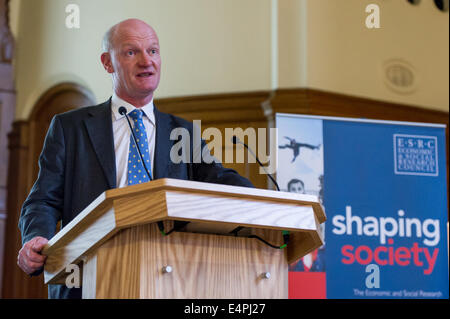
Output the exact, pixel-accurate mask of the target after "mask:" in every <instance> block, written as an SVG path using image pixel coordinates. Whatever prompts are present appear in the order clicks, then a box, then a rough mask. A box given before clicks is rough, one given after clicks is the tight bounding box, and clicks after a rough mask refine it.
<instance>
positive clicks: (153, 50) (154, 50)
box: [150, 49, 158, 54]
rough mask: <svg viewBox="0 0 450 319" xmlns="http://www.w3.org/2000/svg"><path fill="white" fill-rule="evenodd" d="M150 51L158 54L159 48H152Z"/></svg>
mask: <svg viewBox="0 0 450 319" xmlns="http://www.w3.org/2000/svg"><path fill="white" fill-rule="evenodd" d="M150 52H151V53H152V54H156V53H158V50H156V49H151V50H150Z"/></svg>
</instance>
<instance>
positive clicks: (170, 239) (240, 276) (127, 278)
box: [43, 179, 326, 299]
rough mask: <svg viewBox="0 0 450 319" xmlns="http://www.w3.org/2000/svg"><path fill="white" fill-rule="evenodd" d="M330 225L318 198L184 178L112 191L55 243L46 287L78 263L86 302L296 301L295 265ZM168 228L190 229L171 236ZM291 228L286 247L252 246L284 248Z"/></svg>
mask: <svg viewBox="0 0 450 319" xmlns="http://www.w3.org/2000/svg"><path fill="white" fill-rule="evenodd" d="M325 219H326V217H325V214H324V211H323V209H322V206H321V205H320V203H319V202H318V199H317V197H316V196H312V195H301V194H295V193H287V192H276V191H271V190H263V189H256V188H247V187H238V186H228V185H220V184H210V183H201V182H193V181H184V180H176V179H159V180H155V181H151V182H148V183H145V184H140V185H134V186H129V187H125V188H119V189H111V190H108V191H106V192H104V193H103V194H101V195H100V196H99V197H98V198H97V199H96V200H94V201H93V202H92V203H91V204H90V205H89V206H88V207H86V208H85V209H84V210H83V211H82V212H81V213H80V214H79V215H78V216H77V217H76V218H75V219H73V220H72V221H71V222H70V223H69V224H67V225H66V226H65V227H64V228H63V229H62V230H61V231H60V232H58V233H57V234H56V235H55V236H54V237H53V238H52V239H51V240H50V241H49V243H48V245H47V246H46V247H45V249H44V251H43V254H45V255H47V256H48V257H47V261H46V265H45V268H44V278H45V283H46V284H65V279H66V277H67V276H68V275H69V274H70V272H71V271H69V270H68V269H71V268H70V267H68V266H70V265H74V264H77V265H79V266H80V267H81V269H82V271H81V273H82V289H83V290H82V291H83V292H82V294H83V298H206V299H210V298H229V299H231V298H287V297H288V263H291V262H293V261H295V260H297V259H298V258H300V257H302V256H304V255H305V254H307V253H308V252H311V251H312V250H314V249H316V248H318V247H320V246H321V245H322V244H323V239H322V233H321V229H320V224H321V223H323V222H324V221H325ZM160 221H162V222H163V223H164V228H165V232H168V231H169V230H170V229H171V228H172V227H173V225H174V224H175V223H176V221H185V222H189V223H187V225H186V226H185V227H184V228H183V229H182V230H180V231H175V232H173V233H171V234H169V235H166V236H165V235H164V234H163V233H162V232H160V230H159V229H158V226H157V222H160ZM178 224H179V222H178ZM185 224H186V223H185ZM238 227H239V228H238ZM283 230H287V231H289V232H290V240H289V244H288V246H287V247H286V248H285V249H275V248H272V247H270V246H268V245H266V244H264V243H263V242H261V241H260V240H258V239H255V238H248V236H249V235H257V236H259V237H260V238H263V239H264V240H265V241H267V242H268V243H271V244H273V245H278V246H281V245H282V244H283V236H282V231H283Z"/></svg>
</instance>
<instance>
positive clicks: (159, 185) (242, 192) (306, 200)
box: [105, 178, 326, 223]
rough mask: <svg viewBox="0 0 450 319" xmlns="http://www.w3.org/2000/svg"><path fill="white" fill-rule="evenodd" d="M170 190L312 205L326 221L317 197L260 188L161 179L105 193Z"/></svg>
mask: <svg viewBox="0 0 450 319" xmlns="http://www.w3.org/2000/svg"><path fill="white" fill-rule="evenodd" d="M163 188H164V189H170V190H180V191H181V190H189V191H193V190H195V191H198V192H205V193H209V194H214V193H216V194H218V195H229V196H238V197H253V198H261V199H263V198H264V199H273V200H279V201H288V202H297V203H298V204H301V205H311V206H313V207H314V208H315V211H316V212H317V213H318V215H317V219H318V220H319V222H320V223H323V222H324V221H325V220H326V216H325V213H324V211H323V208H322V206H321V205H320V202H319V199H318V197H317V196H315V195H307V194H298V193H289V192H279V191H273V190H267V189H260V188H250V187H243V186H232V185H224V184H214V183H205V182H197V181H186V180H181V179H173V178H161V179H157V180H154V181H151V182H148V183H144V184H138V185H133V186H128V187H124V188H114V189H110V190H107V191H106V192H105V198H106V199H117V198H120V197H122V196H126V195H129V194H130V193H135V194H137V193H139V192H141V191H149V190H154V191H156V190H159V189H163Z"/></svg>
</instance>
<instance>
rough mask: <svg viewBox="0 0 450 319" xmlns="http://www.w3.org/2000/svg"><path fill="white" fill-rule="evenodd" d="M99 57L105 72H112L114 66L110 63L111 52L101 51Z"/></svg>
mask: <svg viewBox="0 0 450 319" xmlns="http://www.w3.org/2000/svg"><path fill="white" fill-rule="evenodd" d="M100 59H101V61H102V64H103V67H104V68H105V70H106V72H108V73H114V68H113V65H112V60H111V54H110V53H109V52H103V53H102V55H101V56H100Z"/></svg>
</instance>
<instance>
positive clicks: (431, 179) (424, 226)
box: [276, 114, 449, 298]
mask: <svg viewBox="0 0 450 319" xmlns="http://www.w3.org/2000/svg"><path fill="white" fill-rule="evenodd" d="M276 121H277V122H276V124H277V128H278V136H279V137H278V147H277V148H278V158H279V164H278V169H277V176H278V182H279V184H281V185H284V184H286V187H285V190H286V191H293V190H294V191H295V188H292V187H291V188H289V187H288V185H287V184H288V183H289V181H290V180H292V179H294V180H300V181H301V183H299V185H301V184H303V192H304V193H310V194H316V195H318V196H319V198H320V199H321V200H322V202H323V205H324V207H325V211H326V214H327V222H326V223H325V245H324V247H322V248H321V249H319V250H318V252H315V254H310V255H311V256H309V257H307V260H312V259H314V258H316V259H317V258H318V256H320V253H321V252H322V255H323V257H322V260H321V261H320V264H322V265H326V266H324V267H322V268H323V269H322V270H319V271H322V272H324V273H325V283H323V284H324V285H326V289H325V291H326V298H448V297H449V277H448V248H447V247H448V246H447V240H448V234H447V227H448V226H447V222H448V221H447V172H446V147H445V145H446V144H445V127H444V126H442V125H431V124H430V125H424V124H414V123H401V122H382V121H363V120H356V119H355V120H348V119H345V120H344V119H338V118H316V117H302V116H295V115H288V114H284V115H283V114H279V115H277V119H276ZM313 126H314V127H316V129H315V131H314V129H311V128H312V127H313ZM319 127H320V129H319ZM306 129H308V132H305V130H306ZM314 132H315V133H314ZM313 135H314V137H313ZM289 139H290V140H289ZM292 140H294V141H295V143H292V142H291V141H292ZM288 141H289V143H287V142H288ZM288 145H289V146H290V147H288ZM297 148H298V150H296V149H297ZM298 151H300V152H298ZM296 153H297V154H296ZM295 154H296V156H295ZM320 157H322V158H320ZM289 160H290V163H288V161H289ZM318 166H321V167H323V169H322V171H320V170H318V169H317V167H318ZM312 176H315V177H312ZM315 179H316V180H317V181H315ZM304 263H305V262H303V261H299V262H297V263H296V264H295V265H291V267H290V271H291V274H290V285H291V286H292V287H291V286H290V296H291V297H293V298H296V297H299V296H305V295H304V294H303V295H302V294H301V293H300V294H299V293H296V290H298V289H302V288H300V286H301V280H304V279H305V276H307V275H306V274H304V269H303V268H302V267H299V264H304ZM310 264H311V263H310ZM312 269H313V267H312V264H311V267H310V268H309V270H310V271H311V270H312ZM312 271H313V270H312ZM300 272H303V274H301V275H300V274H299V273H300ZM301 276H303V277H301ZM299 278H300V279H299ZM302 278H303V279H302ZM299 280H300V281H299ZM318 284H322V283H320V282H318ZM297 286H298V287H297ZM306 297H307V296H306ZM311 297H312V298H314V297H317V295H316V296H311Z"/></svg>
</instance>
